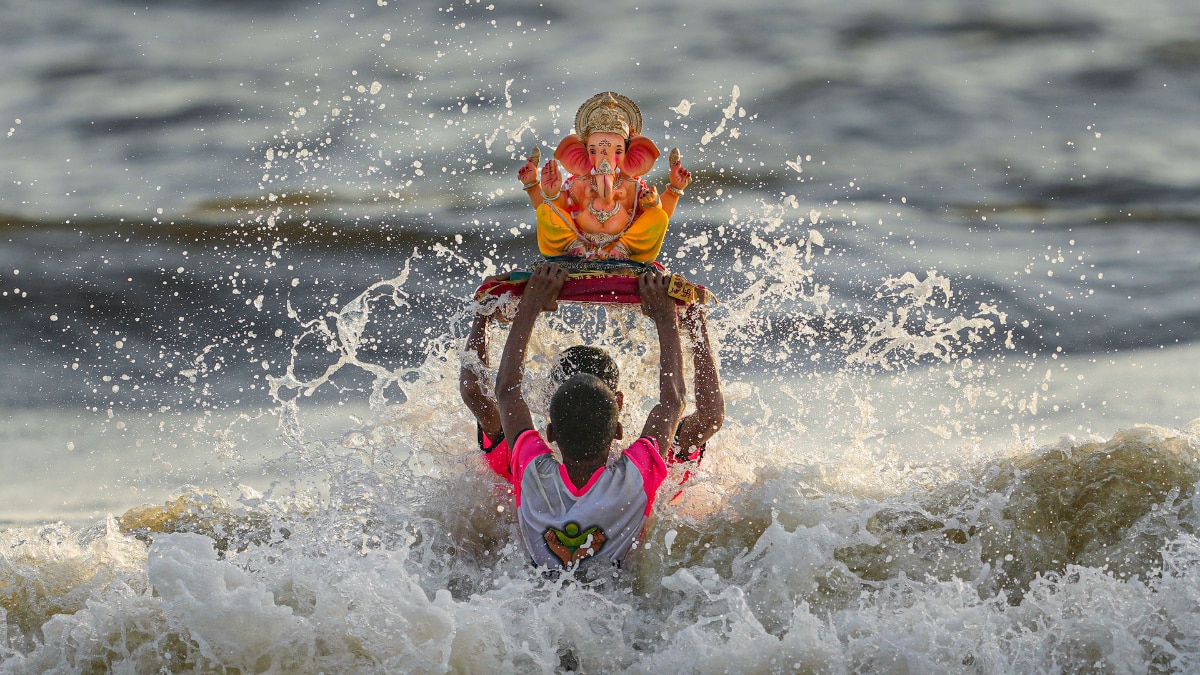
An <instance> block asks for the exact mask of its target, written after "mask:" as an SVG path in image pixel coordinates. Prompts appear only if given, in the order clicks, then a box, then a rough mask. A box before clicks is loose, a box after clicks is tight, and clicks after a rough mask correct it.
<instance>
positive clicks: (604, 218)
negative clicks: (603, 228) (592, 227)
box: [587, 199, 621, 225]
mask: <svg viewBox="0 0 1200 675" xmlns="http://www.w3.org/2000/svg"><path fill="white" fill-rule="evenodd" d="M595 201H596V200H594V199H593V200H592V201H590V202H588V205H587V207H588V212H589V213H591V214H592V215H593V216H595V218H596V220H597V221H598V222H599V223H600V224H601V225H603V224H605V223H607V222H608V219H609V218H612V217H613V216H615V215H617V211H620V210H621V202H616V203H615V204H613V207H612V210H610V211H603V210H601V209H597V208H596V207H594V206H592V204H593V203H595Z"/></svg>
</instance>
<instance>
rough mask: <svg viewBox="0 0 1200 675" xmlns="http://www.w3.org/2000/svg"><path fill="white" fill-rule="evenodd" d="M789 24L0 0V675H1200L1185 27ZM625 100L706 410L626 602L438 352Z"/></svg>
mask: <svg viewBox="0 0 1200 675" xmlns="http://www.w3.org/2000/svg"><path fill="white" fill-rule="evenodd" d="M780 5H781V3H775V2H761V1H758V0H747V1H746V2H741V3H738V4H737V5H736V6H730V5H729V4H728V3H718V2H708V1H703V2H665V1H663V2H659V1H652V2H646V3H630V2H624V1H616V2H611V3H602V4H598V3H593V4H587V5H581V4H573V5H571V6H570V7H569V8H568V7H567V6H565V5H559V4H554V3H537V2H503V1H500V0H496V1H493V2H489V1H488V0H481V1H474V0H466V1H463V2H443V3H409V2H398V1H397V0H377V1H376V2H372V3H362V4H358V3H350V2H327V3H308V2H302V1H299V0H295V1H289V2H238V3H234V2H203V3H202V2H190V1H186V0H173V1H171V2H163V3H157V4H153V5H142V4H138V3H134V2H126V1H123V0H96V1H93V2H88V3H84V2H79V1H78V0H66V1H64V2H56V3H32V2H23V1H20V0H16V1H12V0H10V1H7V2H5V1H3V0H0V54H3V56H0V59H2V61H3V63H4V67H3V68H0V92H3V93H2V94H0V133H2V134H3V135H0V228H3V231H2V232H0V234H2V236H3V245H2V246H0V316H2V318H3V322H4V324H5V325H6V328H5V330H3V331H0V354H3V358H0V370H2V375H3V382H4V386H3V387H2V388H0V447H2V451H0V523H2V524H3V525H4V527H5V530H4V531H3V534H2V535H0V536H2V537H3V539H4V553H3V554H2V555H0V608H2V609H0V612H2V613H3V617H4V618H5V621H4V625H5V628H4V631H3V632H2V633H0V659H3V660H2V661H0V670H11V671H15V672H37V671H41V670H45V669H47V668H51V667H57V668H64V669H66V670H68V671H70V670H78V671H84V670H89V669H94V668H97V667H99V668H102V669H112V668H117V667H126V666H130V667H134V668H137V669H140V670H157V669H158V668H168V669H171V670H180V669H189V668H193V669H198V670H219V669H221V668H239V669H242V670H244V671H250V672H267V671H270V670H272V669H275V670H276V671H281V672H282V671H294V670H317V669H320V670H325V671H326V672H362V671H364V670H371V669H376V670H379V671H395V670H397V669H399V670H406V671H413V672H416V671H422V672H423V671H430V672H440V671H446V670H453V671H469V670H472V669H476V670H478V669H485V670H486V669H492V668H494V667H495V668H505V669H516V670H520V671H535V672H538V671H553V670H555V669H563V668H567V667H569V666H570V665H571V664H575V665H576V666H577V667H578V668H580V669H582V670H584V671H586V672H596V671H600V670H612V669H619V670H628V671H634V672H638V671H642V670H651V669H661V668H663V667H667V666H670V669H672V670H687V669H689V668H690V669H691V670H692V671H695V672H710V671H718V670H722V669H725V668H732V669H734V670H751V669H760V670H766V671H808V672H880V671H892V672H964V671H966V672H1013V671H1021V672H1034V671H1042V672H1056V671H1087V672H1145V671H1153V672H1186V671H1189V670H1194V669H1195V668H1197V667H1200V666H1198V665H1197V661H1198V659H1200V650H1198V649H1197V646H1198V645H1200V623H1197V622H1196V620H1195V618H1194V617H1195V616H1196V609H1197V608H1198V606H1200V586H1198V585H1197V581H1198V578H1197V572H1196V569H1197V563H1200V545H1198V543H1200V542H1198V541H1197V540H1196V538H1195V536H1194V533H1195V530H1196V526H1197V525H1200V514H1197V513H1196V508H1195V507H1196V503H1195V497H1194V481H1195V478H1196V476H1197V475H1198V474H1200V461H1198V460H1200V457H1197V449H1196V448H1197V440H1198V439H1197V435H1198V433H1200V430H1198V428H1197V425H1195V424H1193V423H1192V422H1191V421H1192V420H1193V419H1195V418H1198V417H1200V391H1197V387H1196V380H1197V375H1198V374H1200V366H1198V365H1197V364H1198V363H1200V360H1198V358H1200V347H1198V346H1197V340H1196V330H1195V327H1196V324H1197V321H1198V320H1200V298H1198V295H1200V274H1198V273H1197V271H1198V265H1197V262H1198V261H1200V257H1198V254H1197V253H1196V251H1197V250H1200V230H1198V223H1200V159H1197V158H1198V157H1200V126H1198V125H1197V124H1196V121H1195V113H1194V111H1195V109H1196V106H1197V103H1198V102H1200V39H1197V38H1196V37H1195V36H1196V35H1197V29H1198V28H1200V8H1197V7H1195V6H1194V5H1192V4H1191V3H1184V2H1177V1H1175V2H1172V1H1161V2H1148V3H1138V4H1137V5H1132V4H1129V3H1118V2H1112V1H1110V0H1079V1H1057V2H1052V3H1035V2H1026V1H1024V0H1022V1H1019V2H1013V3H1006V4H1004V5H1003V6H999V5H996V4H994V3H982V2H973V1H970V0H964V1H933V0H931V1H928V2H911V3H901V4H896V3H886V2H878V1H877V0H866V1H864V2H853V3H833V2H813V3H804V4H794V5H786V6H780ZM609 89H612V90H616V91H619V92H621V93H624V94H626V95H628V96H630V97H631V98H633V99H634V100H635V101H636V102H637V103H638V104H639V105H640V107H641V109H642V111H643V114H644V116H645V118H646V126H645V130H644V133H645V134H646V135H647V136H650V137H651V139H652V140H654V141H655V142H656V143H657V144H658V145H659V146H660V147H661V148H663V149H664V151H665V150H666V149H667V148H670V147H676V146H677V147H679V148H680V149H681V151H682V153H683V157H684V161H685V164H687V166H688V167H689V168H690V169H691V170H692V171H693V172H694V173H695V174H696V180H695V182H694V183H693V185H692V186H691V187H689V189H688V191H687V192H688V194H687V196H686V197H685V198H684V201H683V202H681V206H680V208H679V211H678V212H677V215H676V217H675V219H674V220H673V222H672V224H671V229H670V231H669V233H668V235H667V242H666V245H665V246H664V249H663V251H664V252H663V256H662V259H663V262H665V263H666V264H667V265H668V266H670V267H671V268H672V269H673V270H675V271H679V272H682V273H684V274H687V275H689V276H690V277H692V278H693V279H695V280H697V281H699V282H701V283H704V284H705V285H707V286H709V287H710V288H711V289H713V290H714V291H715V293H716V294H717V295H718V296H719V297H720V298H721V299H722V304H721V305H720V306H718V307H717V308H716V309H714V310H713V312H712V314H711V315H710V318H711V321H712V325H713V329H714V335H715V336H716V338H717V340H718V342H719V343H720V356H721V360H722V373H723V376H724V378H725V380H726V384H727V386H726V390H727V396H728V398H729V416H730V419H729V421H728V422H727V425H726V428H725V429H724V430H723V431H722V432H721V433H720V435H718V436H717V438H716V439H714V441H713V448H712V451H711V453H710V457H709V458H708V459H706V461H705V465H704V467H703V471H702V473H701V476H700V478H699V479H697V480H695V481H694V482H693V483H691V484H689V485H690V486H689V488H688V489H687V491H686V493H687V494H686V495H685V499H684V505H683V506H676V507H667V506H663V507H661V508H659V510H658V512H657V513H656V518H655V520H654V521H653V524H652V526H651V528H650V530H649V531H648V532H647V540H648V541H649V542H650V543H651V547H650V548H649V549H648V550H645V551H643V554H642V555H641V556H640V557H638V558H637V559H635V560H633V561H632V563H631V568H630V570H629V572H628V579H627V580H626V582H624V583H627V584H628V586H627V587H623V588H624V590H618V591H612V590H604V589H600V590H597V589H591V588H586V587H580V586H576V585H571V584H566V585H562V584H559V585H553V584H551V585H549V586H548V585H546V584H541V583H539V581H538V579H537V578H536V576H535V575H533V574H532V573H530V572H529V571H528V570H527V569H526V568H525V567H524V563H523V559H522V556H521V554H520V552H519V550H518V549H519V546H518V545H517V544H516V539H515V537H514V536H512V534H513V533H512V531H511V527H512V523H511V522H510V518H511V509H509V510H504V508H503V507H504V504H505V497H504V495H503V494H501V493H499V492H497V491H496V490H495V489H494V488H493V487H492V485H491V481H490V480H489V479H488V477H487V476H486V475H485V474H484V473H483V472H482V470H481V469H480V467H479V466H478V463H477V461H476V458H475V456H474V453H473V450H472V445H473V437H474V429H473V428H472V426H473V425H472V423H471V420H470V417H469V414H468V413H467V411H466V410H465V408H463V407H462V406H461V404H460V403H459V402H458V400H457V390H456V379H455V377H456V373H457V368H458V364H459V361H458V354H457V348H458V347H459V346H460V345H461V341H462V338H463V335H464V331H465V327H466V324H467V322H468V320H469V312H470V311H471V307H470V303H469V297H470V293H471V291H472V290H473V288H474V287H475V285H476V284H477V283H478V282H479V280H480V279H481V278H482V276H484V275H486V274H489V273H493V272H496V271H500V270H507V269H510V268H514V267H529V266H530V265H532V264H533V263H534V262H536V247H535V244H534V241H533V231H532V229H531V226H532V222H533V217H532V212H531V209H530V208H529V205H528V202H527V200H526V199H525V197H524V195H523V193H522V192H521V191H520V188H519V185H518V182H517V180H516V168H517V166H518V164H519V163H520V161H521V160H522V159H523V158H524V156H525V154H526V153H527V152H528V151H529V149H531V148H532V147H533V146H534V145H535V144H537V145H540V146H541V147H542V149H543V153H544V155H546V156H549V154H550V152H551V151H552V150H553V148H554V147H555V146H556V145H557V143H558V140H559V139H560V138H561V137H562V136H563V135H565V134H567V133H570V131H571V126H572V124H573V119H574V114H575V110H576V108H577V107H578V105H579V104H580V103H581V102H582V101H584V100H585V99H586V98H588V97H589V96H591V95H592V94H594V93H596V92H598V91H604V90H609ZM660 163H661V164H664V166H660V167H658V168H657V169H656V171H655V172H654V173H653V174H651V175H650V176H649V179H650V180H651V182H653V183H657V184H658V185H660V186H662V185H665V181H666V168H665V162H660ZM645 330H646V327H645V326H642V325H641V324H639V323H638V320H637V319H636V317H634V316H633V315H629V314H627V313H623V312H620V311H611V312H597V311H593V310H582V309H579V310H577V311H565V312H564V313H563V316H562V317H559V318H557V319H554V320H551V321H549V322H548V325H547V328H546V330H545V333H544V335H542V336H541V337H540V338H539V340H540V342H539V344H538V346H537V349H536V350H535V351H537V352H538V353H539V354H540V357H546V356H548V355H550V354H552V353H553V352H554V351H555V349H557V348H561V347H563V346H566V345H568V344H571V343H572V342H573V341H576V340H578V339H579V338H580V336H583V337H584V338H585V339H587V340H588V341H590V342H595V343H598V344H602V345H604V346H607V347H609V348H611V349H613V350H615V351H618V352H620V353H621V356H620V359H621V361H622V365H623V369H624V373H625V379H624V380H623V386H624V387H627V388H628V390H629V391H628V392H627V393H628V394H629V395H630V396H631V397H632V398H631V400H633V401H639V400H641V401H645V400H646V399H647V397H648V396H649V395H650V392H649V391H647V390H646V388H645V386H643V385H644V383H639V382H638V381H637V378H636V377H635V376H634V373H636V372H639V369H640V368H642V367H643V365H642V364H643V363H647V362H648V363H653V359H652V356H653V355H652V354H646V353H643V352H640V351H638V350H637V349H631V348H630V344H631V338H630V337H629V336H630V335H632V336H634V337H633V338H632V344H634V345H636V344H637V342H638V341H639V340H649V336H650V334H649V333H647V332H645ZM497 335H502V333H498V334H497ZM647 359H649V361H647ZM543 360H544V358H543ZM539 363H540V361H539ZM534 370H536V368H535V369H534ZM214 544H215V549H214ZM655 545H656V546H655ZM220 580H224V581H223V582H222V583H218V581H220ZM180 589H185V590H183V591H181V590H180ZM1136 616H1146V617H1147V618H1145V619H1139V620H1133V621H1132V622H1131V617H1136ZM231 617H238V621H232V620H231ZM251 627H252V628H251ZM660 635H666V636H668V637H669V640H667V641H665V642H663V641H661V640H660V638H659V637H658V636H660Z"/></svg>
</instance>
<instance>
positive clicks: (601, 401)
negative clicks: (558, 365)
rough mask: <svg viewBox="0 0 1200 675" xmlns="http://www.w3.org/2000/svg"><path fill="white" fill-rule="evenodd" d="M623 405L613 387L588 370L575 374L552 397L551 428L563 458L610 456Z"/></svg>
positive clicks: (588, 458)
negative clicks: (610, 448)
mask: <svg viewBox="0 0 1200 675" xmlns="http://www.w3.org/2000/svg"><path fill="white" fill-rule="evenodd" d="M619 415H620V406H618V404H617V396H616V394H615V393H614V392H613V390H612V388H611V387H609V386H608V384H606V383H605V382H604V381H603V380H601V379H600V378H598V377H596V376H595V375H590V374H588V373H575V374H574V375H571V376H570V377H568V378H567V381H566V382H563V383H562V386H560V387H559V388H558V391H556V392H554V396H553V397H551V399H550V431H551V434H552V436H553V439H554V440H555V441H557V442H558V447H559V449H560V450H562V453H563V459H564V460H579V461H585V460H592V459H597V458H603V457H607V456H608V449H609V446H610V445H611V444H612V441H613V439H614V438H617V436H618V435H619V434H620V431H621V425H620V422H619V420H618V417H619Z"/></svg>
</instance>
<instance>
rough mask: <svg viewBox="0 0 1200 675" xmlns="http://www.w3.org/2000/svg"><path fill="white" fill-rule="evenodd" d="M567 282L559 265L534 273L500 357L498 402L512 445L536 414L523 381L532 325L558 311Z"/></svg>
mask: <svg viewBox="0 0 1200 675" xmlns="http://www.w3.org/2000/svg"><path fill="white" fill-rule="evenodd" d="M566 279H567V272H566V270H564V269H563V268H562V267H559V266H558V265H553V264H549V265H542V266H540V267H538V268H537V269H536V270H534V272H533V276H532V277H530V278H529V281H527V282H526V283H525V290H524V292H523V293H522V294H521V304H520V306H519V307H518V308H517V316H516V317H515V318H514V319H513V322H512V329H511V330H510V331H509V333H508V340H507V341H505V343H504V352H503V353H502V354H501V356H500V370H499V372H497V373H496V403H497V405H498V407H499V409H500V426H501V428H502V429H503V430H504V437H505V438H507V439H508V442H509V443H516V442H517V437H518V436H520V435H521V433H523V432H524V431H525V430H527V429H532V428H533V415H531V414H530V413H529V405H528V404H526V403H525V399H524V397H523V396H522V395H521V380H522V378H523V377H524V374H525V351H526V350H527V349H528V347H529V338H530V337H531V336H532V335H533V326H534V324H535V323H537V318H538V315H539V314H541V313H542V311H543V310H545V311H547V312H553V311H554V310H556V309H558V291H559V289H561V288H562V285H563V282H564V281H566Z"/></svg>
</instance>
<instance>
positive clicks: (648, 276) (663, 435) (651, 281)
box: [638, 271, 684, 457]
mask: <svg viewBox="0 0 1200 675" xmlns="http://www.w3.org/2000/svg"><path fill="white" fill-rule="evenodd" d="M668 283H669V278H668V277H666V276H664V275H662V274H660V273H659V272H657V271H653V272H646V273H644V274H642V275H641V276H640V277H638V292H639V293H640V294H641V297H642V307H644V308H645V310H646V314H647V315H649V316H650V318H651V319H652V320H653V321H654V326H655V328H657V329H658V351H659V360H658V403H657V404H655V406H654V408H652V409H651V410H650V415H649V416H648V417H647V418H646V425H645V426H644V427H642V436H648V437H650V438H653V439H655V440H656V441H658V451H659V453H660V454H662V455H663V457H666V454H667V452H668V451H669V450H670V447H671V439H672V437H674V435H675V428H676V427H677V426H679V415H680V413H682V412H683V397H684V386H683V348H682V346H681V345H680V344H679V320H678V317H677V315H676V313H675V300H674V299H673V298H671V296H669V295H667V285H668Z"/></svg>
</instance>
